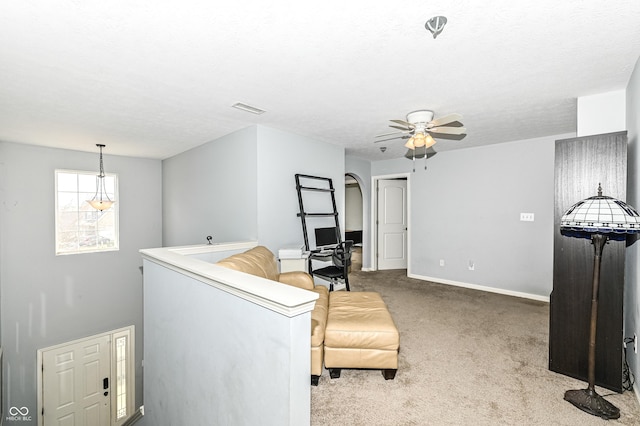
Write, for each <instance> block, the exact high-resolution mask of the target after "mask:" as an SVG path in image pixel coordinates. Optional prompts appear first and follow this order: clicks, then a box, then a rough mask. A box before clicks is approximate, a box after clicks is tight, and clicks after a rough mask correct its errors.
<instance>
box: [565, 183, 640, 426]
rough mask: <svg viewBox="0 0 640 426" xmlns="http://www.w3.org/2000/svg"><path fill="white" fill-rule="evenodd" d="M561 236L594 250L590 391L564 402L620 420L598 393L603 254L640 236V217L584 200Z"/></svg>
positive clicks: (607, 202) (605, 202)
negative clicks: (607, 246)
mask: <svg viewBox="0 0 640 426" xmlns="http://www.w3.org/2000/svg"><path fill="white" fill-rule="evenodd" d="M560 232H561V233H562V235H564V236H567V237H577V238H589V239H590V240H591V243H592V244H593V247H594V256H593V284H592V290H591V322H590V328H589V358H588V363H589V364H588V381H589V384H588V387H587V388H586V389H578V390H568V391H566V392H565V394H564V399H565V400H566V401H569V402H570V403H572V404H573V405H575V406H576V407H578V408H579V409H581V410H583V411H585V412H587V413H589V414H593V415H594V416H598V417H601V418H603V419H617V418H618V417H620V410H619V409H618V407H616V406H615V405H613V404H611V403H610V402H609V401H607V400H606V399H604V398H603V397H601V396H600V395H598V394H597V393H596V391H595V375H596V374H595V363H596V324H597V321H598V291H599V286H600V263H601V261H602V250H603V248H604V245H605V244H606V243H607V241H609V240H615V241H624V240H626V238H627V235H628V234H637V233H638V232H640V215H639V214H638V212H637V211H636V210H635V209H634V208H633V207H631V206H629V205H628V204H626V203H625V202H623V201H620V200H616V199H615V198H612V197H607V196H604V195H602V187H601V186H600V185H598V195H596V196H594V197H590V198H587V199H585V200H582V201H580V202H578V203H576V204H574V205H573V206H571V208H570V209H569V210H567V211H566V213H565V214H564V215H562V219H561V220H560Z"/></svg>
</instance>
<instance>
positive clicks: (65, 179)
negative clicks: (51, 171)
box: [58, 172, 78, 192]
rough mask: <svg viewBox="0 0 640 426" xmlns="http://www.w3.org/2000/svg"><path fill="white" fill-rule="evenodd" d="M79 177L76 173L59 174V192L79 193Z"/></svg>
mask: <svg viewBox="0 0 640 426" xmlns="http://www.w3.org/2000/svg"><path fill="white" fill-rule="evenodd" d="M77 190H78V175H77V174H76V173H63V172H60V173H58V191H73V192H75V191H77Z"/></svg>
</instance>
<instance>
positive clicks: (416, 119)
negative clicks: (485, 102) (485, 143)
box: [376, 110, 467, 150]
mask: <svg viewBox="0 0 640 426" xmlns="http://www.w3.org/2000/svg"><path fill="white" fill-rule="evenodd" d="M433 115H434V114H433V111H429V110H418V111H413V112H410V113H409V114H407V119H406V120H390V121H391V123H393V124H390V125H389V127H393V128H394V129H398V130H399V131H396V132H391V133H383V134H381V135H376V138H379V137H384V136H392V135H398V136H396V137H391V138H387V139H381V140H377V141H376V142H384V141H388V140H391V139H398V138H402V139H407V138H408V139H409V140H408V141H407V143H406V144H405V145H404V146H406V147H407V148H409V149H412V150H415V149H416V148H420V147H423V146H424V147H425V148H429V147H431V146H433V145H435V143H436V140H435V139H434V138H433V137H434V136H435V137H438V135H455V136H463V137H464V136H465V135H466V133H467V129H466V128H464V127H463V126H462V123H461V122H460V120H462V115H460V114H456V113H453V114H449V115H445V116H442V117H440V118H436V119H434V118H433ZM447 125H448V126H447ZM432 135H433V136H432Z"/></svg>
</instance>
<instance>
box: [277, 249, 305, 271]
mask: <svg viewBox="0 0 640 426" xmlns="http://www.w3.org/2000/svg"><path fill="white" fill-rule="evenodd" d="M292 271H303V272H307V273H308V272H309V253H302V256H301V257H296V258H280V273H283V272H292Z"/></svg>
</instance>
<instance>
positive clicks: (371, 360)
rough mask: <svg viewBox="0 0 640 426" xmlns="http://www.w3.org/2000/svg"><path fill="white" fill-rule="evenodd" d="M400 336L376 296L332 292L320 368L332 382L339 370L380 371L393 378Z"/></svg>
mask: <svg viewBox="0 0 640 426" xmlns="http://www.w3.org/2000/svg"><path fill="white" fill-rule="evenodd" d="M399 347H400V335H399V334H398V329H397V328H396V325H395V324H394V322H393V319H392V318H391V314H390V313H389V310H388V309H387V305H386V304H385V303H384V301H383V300H382V298H381V297H380V295H379V294H378V293H374V292H354V291H334V292H331V293H330V294H329V313H328V317H327V327H326V329H325V334H324V366H325V367H326V368H327V369H328V370H329V373H330V376H331V378H332V379H334V378H338V377H340V372H341V369H342V368H372V369H381V370H382V374H383V376H384V378H385V379H387V380H389V379H393V378H394V377H395V375H396V370H397V369H398V349H399Z"/></svg>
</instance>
